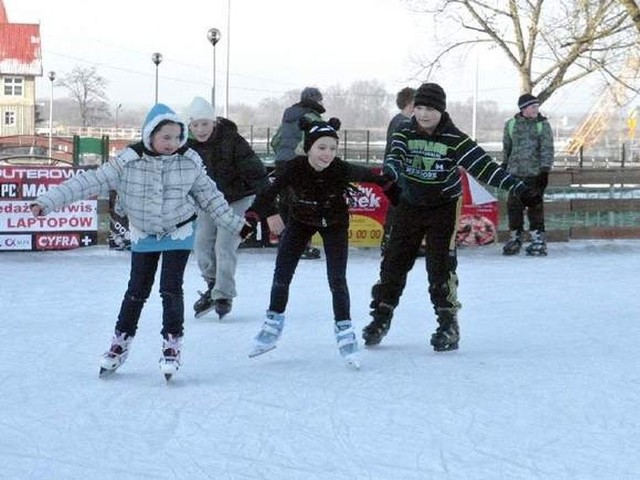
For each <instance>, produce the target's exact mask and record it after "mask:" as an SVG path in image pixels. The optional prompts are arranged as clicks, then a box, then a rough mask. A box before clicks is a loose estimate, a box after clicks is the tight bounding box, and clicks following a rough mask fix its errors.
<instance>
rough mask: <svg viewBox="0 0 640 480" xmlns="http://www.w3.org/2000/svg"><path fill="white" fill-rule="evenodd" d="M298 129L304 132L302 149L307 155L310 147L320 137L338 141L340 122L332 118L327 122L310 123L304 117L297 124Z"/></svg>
mask: <svg viewBox="0 0 640 480" xmlns="http://www.w3.org/2000/svg"><path fill="white" fill-rule="evenodd" d="M298 125H299V126H300V129H301V130H302V131H303V132H304V144H303V147H302V149H303V150H304V152H305V153H307V152H308V151H309V150H310V149H311V146H312V145H313V144H314V143H315V141H316V140H318V139H319V138H321V137H332V138H335V139H336V140H338V130H340V120H339V119H337V118H335V117H332V118H330V119H329V121H328V122H323V121H322V120H321V121H315V122H312V121H310V120H309V119H307V118H306V117H302V118H301V119H300V121H299V122H298Z"/></svg>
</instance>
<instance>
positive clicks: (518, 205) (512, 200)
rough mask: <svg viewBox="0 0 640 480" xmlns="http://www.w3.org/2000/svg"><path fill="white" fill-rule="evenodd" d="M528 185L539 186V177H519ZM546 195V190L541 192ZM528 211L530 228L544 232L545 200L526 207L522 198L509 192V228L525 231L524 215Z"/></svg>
mask: <svg viewBox="0 0 640 480" xmlns="http://www.w3.org/2000/svg"><path fill="white" fill-rule="evenodd" d="M519 178H520V180H522V182H524V183H525V184H526V185H527V186H529V187H533V188H538V189H539V187H537V185H536V179H537V177H519ZM541 193H542V194H543V195H544V190H543V191H542V192H541ZM525 210H526V211H527V218H528V219H529V230H531V231H534V230H539V231H541V232H544V202H540V203H538V204H537V205H534V206H532V207H525V206H524V205H523V204H522V202H521V201H520V199H519V198H518V197H517V196H515V195H513V194H512V193H510V194H509V196H508V198H507V215H508V217H509V230H511V231H517V232H522V231H524V215H525Z"/></svg>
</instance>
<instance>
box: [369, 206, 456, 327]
mask: <svg viewBox="0 0 640 480" xmlns="http://www.w3.org/2000/svg"><path fill="white" fill-rule="evenodd" d="M461 207H462V200H461V199H459V200H458V201H457V202H456V201H454V202H450V203H447V204H444V205H439V206H437V207H431V208H427V207H415V206H410V205H407V204H405V203H400V204H399V205H398V206H397V207H396V208H395V211H394V217H393V229H392V230H391V234H390V236H389V239H388V242H387V247H386V250H385V254H384V257H383V259H382V263H381V266H380V280H379V282H378V284H377V285H376V286H375V288H374V289H373V291H374V299H373V300H374V305H375V304H379V303H385V304H387V305H390V306H392V307H396V306H397V305H398V302H399V301H400V296H401V295H402V292H403V290H404V287H405V285H406V283H407V274H408V273H409V271H410V270H411V268H413V265H414V263H415V260H416V257H417V255H418V250H419V248H420V245H421V244H422V241H423V239H424V240H425V261H426V270H427V280H428V282H429V296H430V298H431V303H432V305H433V308H434V311H435V312H436V314H437V315H441V314H442V313H444V312H450V313H451V314H454V315H455V313H456V312H457V311H458V309H459V308H460V303H459V302H458V276H457V274H456V268H457V266H458V260H457V256H456V243H455V234H456V226H457V225H458V219H459V217H460V209H461Z"/></svg>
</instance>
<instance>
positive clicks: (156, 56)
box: [151, 52, 162, 103]
mask: <svg viewBox="0 0 640 480" xmlns="http://www.w3.org/2000/svg"><path fill="white" fill-rule="evenodd" d="M151 61H152V62H153V63H155V64H156V103H158V65H160V62H162V54H161V53H158V52H156V53H154V54H153V55H151Z"/></svg>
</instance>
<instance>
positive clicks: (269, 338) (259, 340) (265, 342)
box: [249, 311, 284, 358]
mask: <svg viewBox="0 0 640 480" xmlns="http://www.w3.org/2000/svg"><path fill="white" fill-rule="evenodd" d="M283 328H284V315H283V314H282V313H276V312H272V311H267V318H266V319H265V321H264V323H263V324H262V329H261V330H260V331H259V332H258V335H256V338H255V343H254V345H253V350H251V352H250V353H249V357H250V358H253V357H257V356H258V355H262V354H263V353H267V352H270V351H271V350H273V349H274V348H276V344H277V343H278V340H279V339H280V337H281V336H282V329H283Z"/></svg>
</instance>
